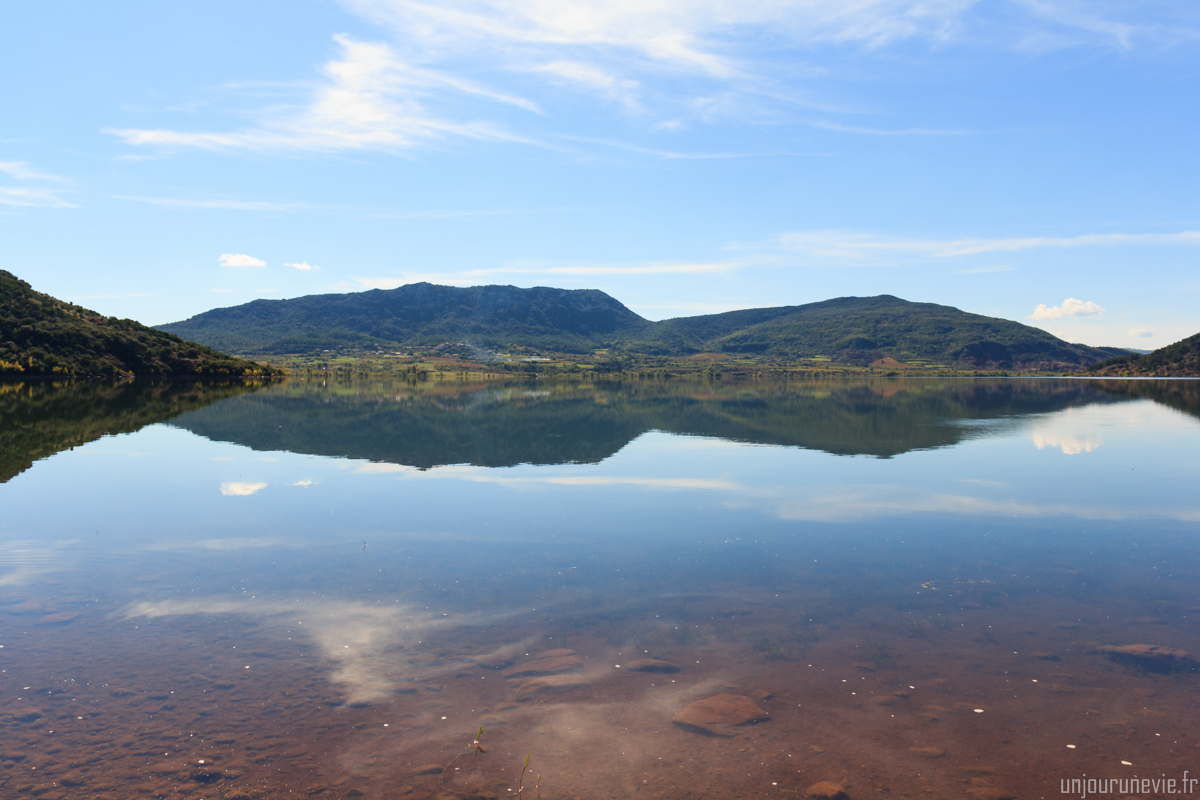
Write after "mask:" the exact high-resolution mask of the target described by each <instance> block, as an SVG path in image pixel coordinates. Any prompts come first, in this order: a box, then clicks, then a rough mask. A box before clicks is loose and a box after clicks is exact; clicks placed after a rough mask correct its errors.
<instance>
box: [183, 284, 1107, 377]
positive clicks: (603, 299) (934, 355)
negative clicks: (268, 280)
mask: <svg viewBox="0 0 1200 800" xmlns="http://www.w3.org/2000/svg"><path fill="white" fill-rule="evenodd" d="M162 327H163V330H168V331H171V332H172V333H177V334H180V335H182V336H187V337H189V338H192V339H195V340H197V341H201V342H204V343H205V344H208V345H211V346H213V347H220V348H222V349H225V350H230V351H233V352H245V353H275V354H280V353H311V352H315V351H319V350H344V349H350V348H363V349H367V348H376V347H380V348H384V349H389V350H390V349H395V348H399V347H404V346H412V345H436V344H440V343H443V342H460V341H461V342H465V343H468V344H470V345H473V346H476V347H482V348H508V347H513V346H517V345H521V346H526V347H536V348H543V349H547V350H554V351H558V352H563V353H581V352H589V351H591V350H593V349H596V348H611V349H612V358H613V363H620V362H619V358H620V356H621V355H650V356H686V355H691V354H695V353H700V352H717V353H724V354H729V355H755V356H762V357H767V358H779V359H803V358H811V357H814V356H826V357H830V358H832V359H833V360H834V361H837V362H839V363H843V364H860V365H865V364H870V363H872V362H874V361H876V360H878V359H881V358H884V357H891V358H894V359H897V360H898V361H901V362H906V363H907V362H911V361H919V362H923V363H930V364H936V365H940V366H943V367H954V368H967V369H1078V368H1080V367H1084V366H1087V365H1089V364H1093V363H1095V362H1097V361H1100V360H1103V359H1104V358H1106V357H1108V356H1110V355H1112V354H1113V353H1114V352H1118V351H1114V350H1111V349H1105V350H1102V349H1097V348H1092V347H1086V346H1083V345H1076V344H1070V343H1068V342H1064V341H1063V340H1061V339H1058V338H1057V337H1055V336H1052V335H1051V334H1049V333H1046V332H1045V331H1043V330H1041V329H1038V328H1031V327H1029V326H1028V325H1022V324H1021V323H1019V322H1012V321H1010V320H1002V319H995V318H992V317H984V316H980V315H978V314H968V313H966V312H963V311H959V310H958V309H956V308H951V307H949V306H939V305H935V304H933V303H910V302H908V301H905V300H901V299H899V298H897V297H892V296H890V295H881V296H879V297H842V298H838V299H835V300H826V301H824V302H820V303H810V304H808V305H803V306H781V307H779V308H756V309H749V310H745V311H731V312H728V313H725V314H710V315H706V316H699V317H682V318H678V319H670V320H664V321H662V322H651V321H649V320H646V319H643V318H642V317H640V316H638V315H637V314H635V313H633V312H632V311H630V310H629V309H627V308H626V307H625V306H623V305H621V303H619V302H617V301H616V300H614V299H613V298H612V297H609V296H608V295H607V294H605V293H603V292H600V291H596V290H573V291H568V290H565V289H548V288H544V287H540V288H534V289H518V288H516V287H514V286H475V287H471V288H467V289H458V288H453V287H448V286H434V285H432V284H428V283H417V284H410V285H407V286H401V287H399V288H397V289H391V290H387V291H384V290H373V291H369V292H360V293H357V294H342V295H315V296H311V297H301V298H297V299H294V300H256V301H254V302H253V303H247V304H245V305H241V306H235V307H233V308H222V309H216V310H214V311H209V312H206V313H204V314H199V315H197V316H195V317H192V318H191V319H189V320H186V321H184V322H176V323H172V324H170V325H164V326H162Z"/></svg>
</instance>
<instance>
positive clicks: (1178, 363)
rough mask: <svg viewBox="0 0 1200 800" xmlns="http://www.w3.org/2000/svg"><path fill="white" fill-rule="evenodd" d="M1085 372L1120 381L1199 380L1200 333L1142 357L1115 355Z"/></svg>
mask: <svg viewBox="0 0 1200 800" xmlns="http://www.w3.org/2000/svg"><path fill="white" fill-rule="evenodd" d="M1089 372H1090V373H1091V374H1093V375H1104V376H1106V377H1121V378H1125V377H1134V378H1200V333H1197V334H1195V335H1194V336H1189V337H1188V338H1186V339H1184V340H1183V341H1179V342H1176V343H1175V344H1171V345H1167V346H1166V347H1163V348H1160V349H1158V350H1155V351H1153V352H1151V353H1147V354H1146V355H1122V356H1117V357H1116V358H1112V359H1109V360H1108V361H1104V362H1102V363H1100V364H1097V365H1095V366H1094V367H1092V369H1091V370H1089Z"/></svg>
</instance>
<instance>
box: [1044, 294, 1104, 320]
mask: <svg viewBox="0 0 1200 800" xmlns="http://www.w3.org/2000/svg"><path fill="white" fill-rule="evenodd" d="M1103 313H1104V309H1103V308H1101V307H1100V306H1098V305H1096V304H1095V303H1093V302H1092V301H1091V300H1088V301H1087V302H1084V301H1083V300H1076V299H1075V298H1074V297H1068V298H1067V299H1066V300H1063V302H1062V305H1061V306H1047V305H1045V304H1044V303H1040V304H1038V307H1037V308H1035V309H1034V310H1033V313H1032V314H1030V315H1029V317H1028V318H1029V319H1067V318H1068V317H1098V316H1100V315H1102V314H1103Z"/></svg>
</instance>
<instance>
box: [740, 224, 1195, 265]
mask: <svg viewBox="0 0 1200 800" xmlns="http://www.w3.org/2000/svg"><path fill="white" fill-rule="evenodd" d="M1167 245H1200V231H1180V232H1178V233H1096V234H1084V235H1081V236H1013V237H999V238H953V239H908V238H901V237H890V236H881V235H878V234H872V233H865V232H861V231H847V230H812V231H793V232H789V233H784V234H780V235H779V236H778V237H777V238H776V239H775V240H774V242H770V243H767V244H766V246H767V247H772V246H773V247H774V248H775V249H779V250H783V251H785V252H788V253H793V254H796V255H803V256H806V257H811V258H817V259H823V260H827V261H840V262H850V263H855V262H858V263H867V262H871V261H876V262H878V261H887V260H892V261H897V260H902V259H912V258H935V259H949V258H961V257H966V256H976V255H982V254H986V253H1017V252H1022V251H1027V250H1040V249H1066V248H1079V247H1118V246H1141V247H1150V246H1167ZM762 247H764V245H761V244H750V245H734V246H733V248H734V249H760V248H762Z"/></svg>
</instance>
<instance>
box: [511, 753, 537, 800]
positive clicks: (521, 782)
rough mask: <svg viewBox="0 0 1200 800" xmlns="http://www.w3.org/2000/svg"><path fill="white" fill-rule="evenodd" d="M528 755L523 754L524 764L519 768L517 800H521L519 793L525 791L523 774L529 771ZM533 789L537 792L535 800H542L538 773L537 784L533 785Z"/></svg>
mask: <svg viewBox="0 0 1200 800" xmlns="http://www.w3.org/2000/svg"><path fill="white" fill-rule="evenodd" d="M530 755H531V754H530V753H526V754H525V764H524V765H523V766H522V767H521V779H520V780H519V781H517V800H522V798H521V793H522V792H524V791H525V772H526V771H527V770H528V769H529V756H530ZM533 788H534V789H535V790H536V791H537V797H536V798H535V800H542V774H541V773H540V772H539V773H538V776H537V782H536V783H535V784H534V785H533Z"/></svg>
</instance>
